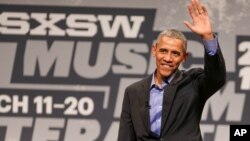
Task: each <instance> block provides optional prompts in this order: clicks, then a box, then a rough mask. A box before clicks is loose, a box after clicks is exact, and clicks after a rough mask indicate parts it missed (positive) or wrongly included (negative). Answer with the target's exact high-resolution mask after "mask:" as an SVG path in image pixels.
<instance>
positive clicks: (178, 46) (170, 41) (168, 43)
mask: <svg viewBox="0 0 250 141" xmlns="http://www.w3.org/2000/svg"><path fill="white" fill-rule="evenodd" d="M157 46H158V47H159V48H166V49H175V50H180V51H183V50H184V41H182V40H180V39H176V38H171V37H168V36H162V37H161V38H160V40H159V42H158V43H157Z"/></svg>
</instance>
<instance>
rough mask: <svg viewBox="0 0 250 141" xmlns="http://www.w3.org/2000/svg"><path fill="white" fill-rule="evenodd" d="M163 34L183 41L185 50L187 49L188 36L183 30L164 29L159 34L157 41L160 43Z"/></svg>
mask: <svg viewBox="0 0 250 141" xmlns="http://www.w3.org/2000/svg"><path fill="white" fill-rule="evenodd" d="M163 36H166V37H169V38H174V39H179V40H181V41H183V51H184V52H186V51H187V38H186V37H185V35H184V34H183V33H182V32H181V31H179V30H176V29H168V30H164V31H162V32H161V33H160V34H159V35H158V37H157V39H156V42H155V43H156V44H158V43H159V42H160V40H161V38H162V37H163Z"/></svg>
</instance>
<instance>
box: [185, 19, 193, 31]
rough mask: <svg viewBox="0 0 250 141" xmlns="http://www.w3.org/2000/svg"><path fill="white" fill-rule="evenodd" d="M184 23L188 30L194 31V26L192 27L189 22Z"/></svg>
mask: <svg viewBox="0 0 250 141" xmlns="http://www.w3.org/2000/svg"><path fill="white" fill-rule="evenodd" d="M183 23H184V24H185V25H186V27H187V28H189V29H190V30H191V31H193V25H191V24H190V23H189V22H188V21H183Z"/></svg>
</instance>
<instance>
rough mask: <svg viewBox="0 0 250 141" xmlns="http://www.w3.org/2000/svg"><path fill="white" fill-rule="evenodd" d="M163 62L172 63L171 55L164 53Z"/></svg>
mask: <svg viewBox="0 0 250 141" xmlns="http://www.w3.org/2000/svg"><path fill="white" fill-rule="evenodd" d="M164 61H166V62H171V61H173V58H172V55H171V54H170V53H166V54H165V55H164Z"/></svg>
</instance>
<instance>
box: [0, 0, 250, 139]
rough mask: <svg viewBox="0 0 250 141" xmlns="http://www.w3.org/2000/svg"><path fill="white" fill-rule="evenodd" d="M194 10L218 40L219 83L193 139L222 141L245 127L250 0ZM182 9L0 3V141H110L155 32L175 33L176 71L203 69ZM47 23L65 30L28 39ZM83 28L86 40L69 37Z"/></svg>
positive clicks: (149, 65) (147, 3)
mask: <svg viewBox="0 0 250 141" xmlns="http://www.w3.org/2000/svg"><path fill="white" fill-rule="evenodd" d="M202 2H203V3H204V4H205V5H206V6H207V7H208V10H209V14H210V16H211V18H212V22H213V27H214V30H215V32H216V33H217V34H218V37H219V41H220V46H221V49H222V51H223V54H224V57H225V61H226V67H227V75H228V78H227V79H228V80H227V83H226V85H225V86H224V87H223V88H222V89H221V90H220V91H218V92H217V93H216V95H214V96H213V97H211V98H210V99H209V101H208V102H207V104H206V107H205V108H204V112H203V116H202V121H201V130H202V133H203V138H204V140H205V141H229V125H232V124H250V118H249V117H250V112H249V110H248V107H249V106H250V96H249V94H250V91H249V90H250V63H249V62H250V61H249V60H250V32H249V31H250V29H249V28H248V27H249V23H250V15H249V14H248V13H250V1H248V0H236V1H235V0H203V1H202ZM187 3H188V1H187V0H175V1H170V0H133V1H132V0H127V1H122V0H36V1H35V0H33V1H32V0H29V1H28V0H23V1H19V0H1V1H0V4H1V6H0V10H1V17H0V37H1V38H0V140H5V141H19V140H20V141H29V140H33V141H46V140H60V141H61V140H65V141H67V140H74V141H78V140H81V141H82V140H86V141H90V140H100V141H101V140H105V141H115V140H116V138H117V130H118V125H119V116H120V115H119V114H120V109H121V102H122V97H123V91H124V88H125V87H126V86H127V85H129V84H130V83H132V82H134V81H136V80H139V79H141V78H143V77H145V76H146V75H149V74H151V73H152V72H153V70H154V65H153V59H152V58H151V55H150V45H151V44H152V42H153V40H154V39H155V37H156V35H157V33H159V32H160V31H161V30H164V29H166V28H178V29H180V30H182V31H183V32H184V33H185V34H186V35H187V37H188V51H189V52H190V53H191V56H190V58H189V60H188V61H187V63H186V64H184V65H183V66H181V68H182V69H188V68H191V67H202V64H203V62H202V56H203V48H202V46H201V42H200V40H199V38H197V37H196V36H195V35H193V34H192V33H191V32H190V31H189V30H188V29H187V28H186V27H185V25H184V24H183V20H190V18H189V16H188V14H187V9H186V6H187ZM8 12H16V13H14V14H13V13H12V14H13V15H12V14H10V13H8ZM32 13H33V16H32ZM39 13H40V14H41V13H42V14H41V15H39ZM58 13H60V14H59V15H56V14H58ZM46 14H47V15H46ZM53 14H54V18H52V19H55V20H56V18H55V17H58V18H59V19H62V20H61V22H58V23H54V24H57V26H58V27H61V29H65V30H60V29H57V28H56V27H52V25H47V26H48V27H51V29H50V30H51V32H44V33H43V31H46V29H37V30H31V29H34V27H38V26H39V24H41V23H43V22H42V21H40V23H39V19H40V20H42V18H39V16H40V17H41V16H44V15H45V16H50V15H52V17H53ZM74 14H79V15H80V16H83V19H80V20H79V21H77V18H79V15H74ZM84 14H88V15H87V16H86V15H84ZM98 15H101V16H98ZM107 15H109V16H110V15H113V16H111V19H110V20H109V18H110V17H108V16H107ZM6 16H10V17H11V16H12V18H9V19H8V18H6ZM32 17H33V19H32ZM69 17H70V18H71V19H70V18H69ZM116 17H118V18H117V19H116ZM74 18H75V19H74ZM133 18H134V19H133ZM45 19H46V17H45ZM59 19H58V21H60V20H59ZM65 19H66V20H65ZM115 19H116V20H117V21H118V22H117V25H118V27H117V32H115V31H116V29H115V28H113V29H114V30H112V25H114V23H116V22H115ZM11 20H13V21H14V22H11ZM15 21H17V22H15ZM35 21H36V22H35ZM86 21H88V22H90V24H86V25H85V28H84V29H85V31H86V29H88V31H86V32H84V31H83V32H77V31H76V30H78V29H79V30H78V31H80V30H81V29H83V27H81V26H79V25H78V24H77V22H78V23H79V22H86ZM100 21H103V22H100ZM105 21H106V22H105ZM126 21H128V22H126ZM18 22H19V23H18ZM121 23H123V25H122V24H121ZM43 24H45V23H43ZM119 24H120V25H121V27H120V28H121V29H120V28H119ZM15 25H16V27H15ZM26 25H29V26H26ZM65 26H66V27H67V26H69V27H71V29H70V28H68V29H69V30H67V31H66V29H67V28H66V27H65ZM20 27H23V29H22V30H15V28H16V29H18V28H20ZM103 27H104V28H103ZM10 29H14V30H13V32H11V30H10ZM20 29H21V28H20ZM26 29H27V31H26ZM52 29H54V31H52ZM72 29H73V30H72ZM74 29H76V30H74ZM105 29H109V30H105ZM137 29H138V30H137ZM130 31H131V32H130ZM105 32H106V33H105ZM78 33H79V34H81V33H83V34H84V36H81V35H79V34H78ZM94 33H95V34H94Z"/></svg>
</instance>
